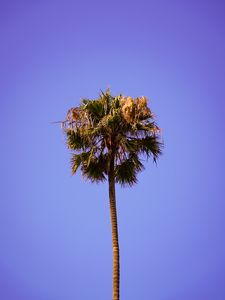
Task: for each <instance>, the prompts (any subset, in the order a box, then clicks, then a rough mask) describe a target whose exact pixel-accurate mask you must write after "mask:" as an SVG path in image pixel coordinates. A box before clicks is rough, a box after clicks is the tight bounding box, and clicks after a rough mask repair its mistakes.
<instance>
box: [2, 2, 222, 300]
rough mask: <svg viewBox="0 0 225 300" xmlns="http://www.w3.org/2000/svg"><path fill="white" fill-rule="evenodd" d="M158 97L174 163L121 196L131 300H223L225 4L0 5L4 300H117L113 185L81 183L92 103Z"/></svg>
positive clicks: (125, 292)
mask: <svg viewBox="0 0 225 300" xmlns="http://www.w3.org/2000/svg"><path fill="white" fill-rule="evenodd" d="M107 87H111V91H112V93H113V94H114V95H116V94H118V93H123V94H125V95H127V96H128V95H131V96H134V97H135V96H138V95H146V96H148V97H149V99H150V100H149V104H150V107H151V108H152V110H153V111H154V112H155V114H156V116H157V121H158V124H159V126H160V127H162V129H163V138H164V141H165V149H164V155H163V156H162V157H161V158H160V160H159V163H158V165H157V166H155V165H153V164H151V163H148V164H146V170H145V171H144V172H143V173H141V174H140V176H139V183H138V185H136V186H135V187H133V188H132V189H130V188H125V189H121V188H120V187H119V186H118V187H117V201H118V215H119V216H118V219H119V220H118V221H119V235H120V248H121V300H125V299H126V300H128V299H129V300H139V299H140V300H149V299H152V300H180V299H183V300H190V299H191V300H202V299H204V300H224V299H225V235H224V229H225V217H224V211H225V202H224V201H225V197H224V195H225V184H224V179H225V174H224V173H225V156H224V153H225V140H224V130H225V121H224V117H225V104H224V101H225V4H224V3H223V1H219V0H218V1H216V0H215V1H207V0H205V1H197V0H195V1H194V0H190V1H185V0H184V1H178V0H177V1H166V0H164V1H160V0H158V1H156V0H155V1H152V0H149V1H147V0H146V1H111V2H108V1H86V2H85V1H5V3H3V1H2V2H1V4H0V113H1V126H0V134H1V179H0V182H1V189H0V299H1V300H30V299H32V300H88V299H96V300H106V299H111V262H112V257H111V256H112V254H111V227H110V218H109V205H108V194H107V185H105V184H102V185H101V184H99V185H91V184H89V183H86V182H85V181H83V180H82V177H81V176H80V174H78V175H77V176H75V177H72V176H71V172H70V164H69V159H70V155H69V152H68V150H67V149H66V146H65V143H64V137H63V134H62V132H61V129H60V127H59V126H58V125H53V124H51V122H52V121H58V120H62V119H63V118H64V117H65V114H66V112H67V110H68V109H69V108H70V107H72V106H77V105H79V102H80V99H81V98H82V97H90V98H95V97H97V96H98V93H99V91H100V89H103V90H104V89H105V88H107Z"/></svg>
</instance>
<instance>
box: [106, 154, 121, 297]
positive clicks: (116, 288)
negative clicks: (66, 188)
mask: <svg viewBox="0 0 225 300" xmlns="http://www.w3.org/2000/svg"><path fill="white" fill-rule="evenodd" d="M108 181H109V202H110V216H111V225H112V249H113V295H112V299H113V300H119V299H120V251H119V238H118V227H117V213H116V193H115V172H114V159H112V161H111V163H110V171H109V175H108Z"/></svg>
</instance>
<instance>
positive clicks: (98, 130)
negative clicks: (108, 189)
mask: <svg viewBox="0 0 225 300" xmlns="http://www.w3.org/2000/svg"><path fill="white" fill-rule="evenodd" d="M147 102H148V101H147V98H146V97H144V96H143V97H137V98H132V97H125V96H123V95H121V94H120V95H118V96H116V97H114V96H112V95H111V93H110V91H109V90H107V91H106V92H101V93H100V95H99V98H98V99H94V100H91V99H82V101H81V104H80V105H79V106H78V107H74V108H71V109H69V111H68V113H67V116H66V119H65V121H64V122H62V125H63V129H64V131H65V133H66V143H67V146H68V148H69V149H71V150H72V158H71V167H72V174H75V173H76V171H77V170H78V169H79V168H80V169H81V172H82V174H83V176H84V177H85V178H87V179H89V180H90V181H91V182H99V181H104V180H106V179H107V175H108V172H109V165H110V162H111V161H112V160H113V164H114V176H115V182H117V183H119V184H121V185H130V186H131V185H133V184H134V183H136V182H137V174H138V172H140V171H142V170H143V169H144V165H143V160H144V159H148V158H152V159H153V161H154V162H156V160H157V158H158V156H159V155H160V154H161V149H162V146H163V145H162V143H161V141H160V128H159V127H158V126H157V124H156V122H155V119H154V115H153V113H152V111H151V109H150V108H149V107H148V103H147Z"/></svg>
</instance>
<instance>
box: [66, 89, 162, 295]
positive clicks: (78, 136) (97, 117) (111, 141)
mask: <svg viewBox="0 0 225 300" xmlns="http://www.w3.org/2000/svg"><path fill="white" fill-rule="evenodd" d="M62 125H63V129H64V131H65V133H66V141H67V146H68V148H69V149H71V150H72V158H71V166H72V174H75V173H76V171H77V170H78V168H80V169H81V172H82V174H83V177H84V178H86V179H88V180H90V181H91V182H102V181H105V180H108V186H109V202H110V216H111V225H112V250H113V296H112V299H113V300H119V285H120V254H119V239H118V226H117V212H116V194H115V183H119V184H121V185H122V186H124V185H129V186H132V185H133V184H135V183H136V182H137V174H138V172H140V171H141V170H143V169H144V165H143V164H142V161H143V158H144V157H146V158H147V159H148V158H149V157H151V158H152V159H153V161H154V162H156V160H157V158H158V156H159V155H160V154H161V148H162V143H161V142H160V141H159V138H160V129H159V127H158V126H157V125H156V123H155V121H154V117H153V114H152V112H151V110H150V108H149V107H148V105H147V98H146V97H138V98H136V99H134V98H132V97H125V96H123V95H119V96H117V97H113V96H112V95H111V94H110V91H109V90H107V91H106V92H105V93H104V92H101V94H100V95H99V98H98V99H96V100H90V99H82V101H81V104H80V106H78V107H75V108H71V109H70V110H69V111H68V113H67V116H66V119H65V121H64V122H62Z"/></svg>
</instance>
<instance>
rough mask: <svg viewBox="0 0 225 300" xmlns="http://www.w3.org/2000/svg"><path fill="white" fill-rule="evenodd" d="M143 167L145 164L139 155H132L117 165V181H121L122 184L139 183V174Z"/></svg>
mask: <svg viewBox="0 0 225 300" xmlns="http://www.w3.org/2000/svg"><path fill="white" fill-rule="evenodd" d="M143 169H144V166H143V164H142V163H141V161H140V160H139V159H138V156H137V155H135V154H133V155H130V157H129V158H127V159H126V160H124V161H123V162H121V163H120V164H118V165H117V166H116V168H115V178H116V182H118V183H120V184H121V185H122V186H125V185H129V186H132V185H133V184H135V183H137V174H138V172H140V171H142V170H143Z"/></svg>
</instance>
